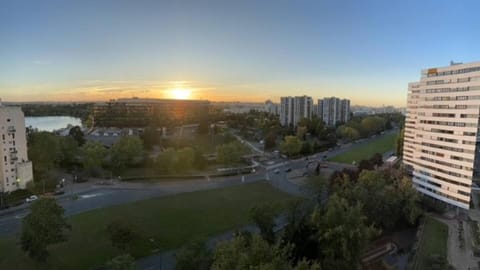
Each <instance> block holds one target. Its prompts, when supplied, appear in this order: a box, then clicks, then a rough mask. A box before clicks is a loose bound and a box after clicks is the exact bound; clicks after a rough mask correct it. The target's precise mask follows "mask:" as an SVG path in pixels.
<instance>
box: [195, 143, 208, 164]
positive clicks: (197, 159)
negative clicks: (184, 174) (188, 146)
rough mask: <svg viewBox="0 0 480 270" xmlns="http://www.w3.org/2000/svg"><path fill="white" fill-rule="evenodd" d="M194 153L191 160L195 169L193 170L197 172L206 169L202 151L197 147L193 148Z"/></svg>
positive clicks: (205, 160)
mask: <svg viewBox="0 0 480 270" xmlns="http://www.w3.org/2000/svg"><path fill="white" fill-rule="evenodd" d="M194 151H195V153H194V159H193V167H195V169H197V170H203V169H205V167H207V165H208V164H207V159H206V158H205V156H204V155H203V151H202V150H201V149H200V148H198V147H195V148H194Z"/></svg>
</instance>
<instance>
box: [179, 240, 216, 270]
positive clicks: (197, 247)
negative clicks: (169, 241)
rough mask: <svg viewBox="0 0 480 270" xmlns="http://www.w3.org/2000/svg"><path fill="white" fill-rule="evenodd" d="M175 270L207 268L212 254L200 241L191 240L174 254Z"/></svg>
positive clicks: (205, 269)
mask: <svg viewBox="0 0 480 270" xmlns="http://www.w3.org/2000/svg"><path fill="white" fill-rule="evenodd" d="M175 258H176V265H175V269H176V270H191V269H196V270H209V269H210V267H211V265H212V262H213V254H212V252H210V251H209V250H208V249H207V247H206V246H205V244H204V243H203V242H201V241H193V242H190V243H189V244H187V245H186V246H185V247H183V248H182V249H181V250H180V251H178V252H177V253H176V254H175Z"/></svg>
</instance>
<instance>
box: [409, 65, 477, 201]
mask: <svg viewBox="0 0 480 270" xmlns="http://www.w3.org/2000/svg"><path fill="white" fill-rule="evenodd" d="M479 108H480V62H475V63H468V64H451V65H450V66H446V67H438V68H429V69H425V70H422V74H421V78H420V81H418V82H413V83H410V84H409V85H408V98H407V111H406V119H405V134H404V148H403V162H404V165H405V167H406V168H407V170H408V171H409V172H410V173H411V175H412V181H413V184H414V186H415V188H416V189H417V190H418V191H419V192H421V193H423V194H425V195H428V196H431V197H433V198H436V199H438V200H441V201H443V202H445V203H448V204H450V205H453V206H456V207H460V208H464V209H469V207H470V200H471V195H470V194H471V191H472V182H473V181H474V180H476V178H477V177H478V175H480V173H479V169H480V166H479V165H480V164H479V156H480V155H478V153H479V149H478V142H479V135H478V133H479V132H478V131H479V112H480V111H479Z"/></svg>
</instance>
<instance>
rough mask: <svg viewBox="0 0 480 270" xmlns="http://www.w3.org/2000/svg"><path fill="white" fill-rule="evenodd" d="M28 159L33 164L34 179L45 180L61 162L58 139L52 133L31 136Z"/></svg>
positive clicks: (32, 134)
mask: <svg viewBox="0 0 480 270" xmlns="http://www.w3.org/2000/svg"><path fill="white" fill-rule="evenodd" d="M28 157H29V158H30V160H31V161H32V163H33V175H34V179H35V180H36V181H41V180H45V178H48V176H49V174H50V172H51V171H52V169H54V168H56V167H58V164H59V163H60V161H61V157H62V153H61V147H60V142H59V139H58V137H57V136H55V135H54V134H53V133H50V132H33V133H31V134H29V140H28Z"/></svg>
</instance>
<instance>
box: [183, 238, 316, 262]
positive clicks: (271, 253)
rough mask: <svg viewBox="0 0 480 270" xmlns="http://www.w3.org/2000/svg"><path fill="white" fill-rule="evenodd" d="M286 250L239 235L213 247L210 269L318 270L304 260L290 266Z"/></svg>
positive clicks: (288, 249)
mask: <svg viewBox="0 0 480 270" xmlns="http://www.w3.org/2000/svg"><path fill="white" fill-rule="evenodd" d="M290 250H291V247H290V246H281V245H279V244H275V245H271V244H269V243H268V242H267V241H265V240H264V239H262V238H261V237H260V236H258V235H253V236H252V235H250V234H249V233H241V234H238V235H237V236H235V238H233V239H232V240H231V241H228V242H222V243H220V244H218V245H217V248H216V249H215V252H214V259H213V265H212V267H211V269H212V270H225V269H231V270H243V269H257V270H321V267H320V265H319V264H318V263H316V262H311V261H308V260H306V259H302V260H301V261H300V262H299V263H298V264H296V265H294V263H292V262H291V261H290V259H289V258H290ZM192 269H193V268H192ZM195 269H196V268H195Z"/></svg>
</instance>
